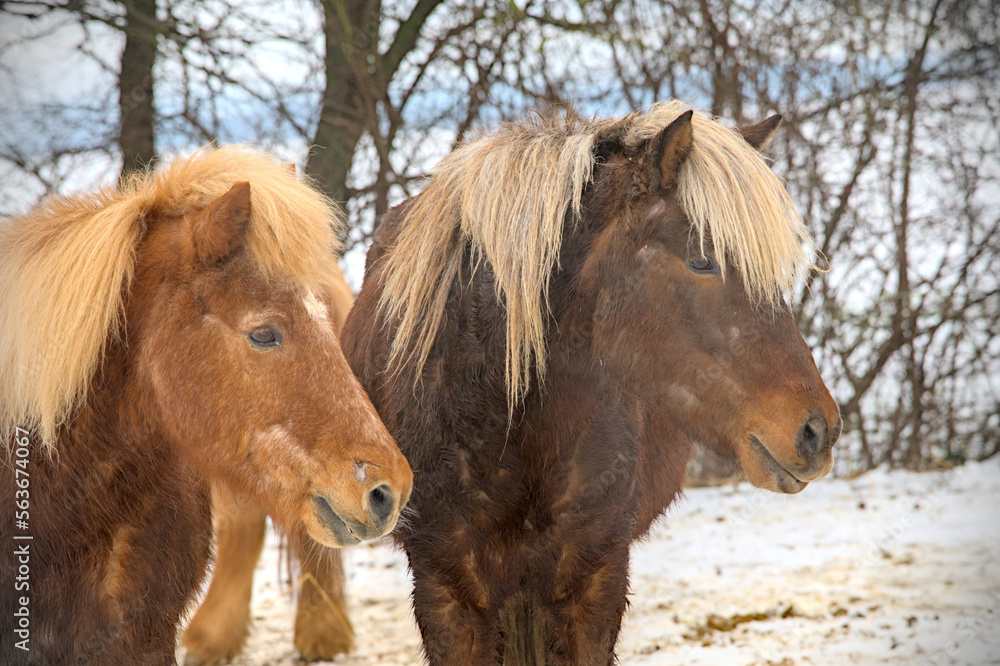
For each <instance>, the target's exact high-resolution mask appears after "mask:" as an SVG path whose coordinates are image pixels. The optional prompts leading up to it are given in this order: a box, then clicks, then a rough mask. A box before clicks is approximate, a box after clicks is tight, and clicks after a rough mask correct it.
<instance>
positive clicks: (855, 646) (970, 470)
mask: <svg viewBox="0 0 1000 666" xmlns="http://www.w3.org/2000/svg"><path fill="white" fill-rule="evenodd" d="M998 514H1000V459H994V460H990V461H987V462H985V463H970V464H967V465H965V466H963V467H959V468H957V469H953V470H948V471H942V472H925V473H911V472H905V471H883V470H878V471H875V472H871V473H869V474H865V475H863V476H861V477H858V478H856V479H853V480H847V479H823V480H820V481H817V482H815V483H813V484H811V485H810V486H809V487H808V488H806V490H805V491H803V492H802V493H801V494H799V495H795V496H782V495H774V494H771V493H768V492H766V491H759V490H756V489H754V488H752V487H751V486H749V485H748V484H746V483H741V484H739V485H735V486H724V487H719V488H698V489H691V490H688V491H687V493H686V498H685V499H684V500H682V501H681V502H680V503H679V504H678V505H676V506H675V507H674V508H673V509H672V510H671V512H670V513H669V515H668V516H667V517H665V518H662V519H661V520H660V521H659V523H657V525H656V526H655V527H654V529H653V531H652V533H651V534H650V535H649V537H648V538H647V539H645V540H644V541H643V542H641V543H638V544H636V545H635V546H634V547H633V549H632V594H631V604H632V606H631V609H630V611H629V613H628V615H627V616H626V618H625V621H624V625H623V629H622V634H621V638H620V640H619V643H618V654H619V657H620V662H621V663H622V664H627V665H631V664H643V665H645V664H686V665H700V664H724V665H727V666H728V665H730V664H733V665H740V666H750V665H758V666H779V665H780V666H797V665H804V664H853V665H865V664H932V665H938V664H962V665H968V666H984V665H986V664H1000V520H998ZM277 561H278V551H277V548H276V541H275V540H273V539H272V540H271V541H269V544H268V546H267V549H266V550H265V555H264V557H262V558H261V562H260V564H259V565H258V570H257V577H256V581H255V591H254V600H253V616H254V621H255V626H254V630H253V634H252V636H251V639H250V642H249V644H248V647H247V651H246V655H245V656H244V657H243V658H241V659H240V660H239V663H241V664H274V665H278V664H293V663H295V654H294V649H293V648H292V620H293V613H292V610H293V607H292V605H291V603H292V602H291V597H290V595H289V594H288V593H287V590H286V589H285V586H284V585H283V583H281V582H280V581H279V578H278V574H277V571H278V567H277ZM347 576H348V593H349V595H350V604H351V619H352V622H353V623H354V628H355V631H356V633H357V643H358V645H357V648H356V652H355V653H354V654H352V655H350V656H349V657H341V658H338V659H337V660H336V662H335V663H337V664H400V665H403V664H405V665H409V664H419V663H421V658H420V640H419V636H418V633H417V630H416V627H415V625H414V622H413V615H412V612H411V610H410V605H409V599H408V594H409V590H410V586H411V582H410V579H409V575H408V573H407V570H406V559H405V557H404V556H403V554H402V553H401V552H399V551H396V550H394V549H393V548H392V547H391V546H389V545H387V544H377V545H369V546H362V547H359V548H355V549H353V550H351V551H348V557H347Z"/></svg>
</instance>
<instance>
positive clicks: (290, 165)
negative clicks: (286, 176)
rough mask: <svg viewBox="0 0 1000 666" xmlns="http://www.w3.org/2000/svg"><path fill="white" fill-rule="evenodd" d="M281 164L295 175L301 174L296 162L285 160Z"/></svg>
mask: <svg viewBox="0 0 1000 666" xmlns="http://www.w3.org/2000/svg"><path fill="white" fill-rule="evenodd" d="M281 166H283V167H285V170H286V171H288V172H289V173H291V174H292V175H293V176H297V175H299V172H298V170H297V169H296V168H295V162H285V163H284V164H282V165H281Z"/></svg>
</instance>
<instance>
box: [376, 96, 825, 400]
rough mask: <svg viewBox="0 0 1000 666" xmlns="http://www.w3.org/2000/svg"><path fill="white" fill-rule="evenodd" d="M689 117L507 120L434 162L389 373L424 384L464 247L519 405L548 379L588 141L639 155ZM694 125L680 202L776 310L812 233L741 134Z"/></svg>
mask: <svg viewBox="0 0 1000 666" xmlns="http://www.w3.org/2000/svg"><path fill="white" fill-rule="evenodd" d="M686 110H687V106H686V105H684V104H683V103H682V102H678V101H672V102H668V103H664V104H660V105H657V106H654V107H653V108H652V109H650V110H649V111H648V112H646V113H642V114H639V113H636V114H632V115H629V116H626V117H625V118H621V119H615V120H596V121H585V120H582V119H580V118H578V117H576V116H575V115H573V114H566V115H552V116H549V117H545V118H535V119H530V120H525V121H521V122H515V123H510V124H507V125H504V126H502V127H500V128H499V129H497V130H496V131H495V132H493V133H492V134H489V135H486V136H483V137H481V138H478V139H476V140H473V141H471V142H469V143H466V144H464V145H462V146H461V147H459V148H458V149H456V150H455V151H454V152H453V153H451V154H450V155H449V156H448V157H446V158H445V159H444V160H442V161H441V163H440V164H439V165H438V167H437V169H436V171H435V173H434V175H433V177H432V178H431V179H430V181H429V182H428V184H427V186H426V187H425V188H424V190H423V192H422V193H421V195H420V196H419V197H418V198H417V199H416V200H415V202H414V204H413V206H412V207H411V208H410V210H409V211H408V213H407V216H406V221H405V223H404V226H403V228H402V230H401V231H400V234H399V238H398V241H397V243H396V246H395V248H394V250H393V252H392V254H391V255H390V257H389V260H388V263H387V264H386V269H385V270H386V272H385V288H384V290H383V292H382V294H383V295H382V303H381V306H382V308H383V310H384V311H385V313H386V315H387V316H389V317H398V318H399V326H398V329H397V332H396V337H395V338H394V340H393V346H392V359H391V362H392V363H393V364H395V367H397V368H399V367H401V366H402V364H404V363H409V362H413V363H415V364H416V367H417V372H416V377H418V378H419V376H420V368H421V367H423V364H424V362H425V361H426V359H427V355H428V353H429V352H430V348H431V345H432V344H433V342H434V339H435V338H436V336H437V332H438V328H439V326H440V324H441V320H442V317H443V315H444V307H445V301H446V299H447V296H448V290H449V288H450V286H451V283H452V281H453V279H454V277H455V275H456V274H457V273H458V270H459V267H460V264H461V260H462V259H461V258H462V255H463V246H464V243H465V242H469V243H470V244H471V247H472V250H473V255H474V256H475V257H476V260H477V261H478V260H481V259H484V258H485V260H486V261H488V262H489V263H490V265H491V267H492V269H493V273H494V274H495V276H496V282H497V291H498V294H497V295H498V298H500V299H501V301H502V302H503V303H504V304H505V305H506V309H507V363H506V376H507V388H508V396H509V399H510V402H511V403H512V404H513V403H514V402H515V401H516V400H517V399H518V398H519V396H521V395H523V393H524V391H525V390H526V389H527V386H528V380H529V377H530V373H531V369H532V367H535V368H536V369H537V372H538V373H539V375H542V374H543V373H544V371H545V342H544V311H545V308H546V304H547V292H548V280H549V276H550V274H551V273H552V269H553V267H554V264H555V262H556V259H557V257H558V253H559V248H560V245H561V242H562V232H563V224H564V221H565V219H566V214H567V212H568V211H571V213H572V217H573V218H577V217H578V216H579V215H580V201H581V197H582V195H583V191H584V188H585V187H586V186H587V184H588V183H589V182H590V179H591V177H592V174H593V170H594V160H595V157H594V153H593V148H594V145H595V141H596V140H597V139H598V137H600V136H608V135H611V134H613V135H616V136H619V137H621V138H622V139H623V143H624V145H625V147H626V148H632V147H636V146H638V145H640V144H641V143H642V142H644V141H646V140H648V139H651V138H652V137H654V136H656V135H657V134H658V133H659V132H660V131H661V130H662V129H664V128H665V127H666V126H667V125H669V124H670V123H671V122H672V121H673V120H675V119H676V118H677V117H678V116H680V115H681V114H682V113H684V112H685V111H686ZM693 125H694V126H693V130H694V145H693V148H692V151H691V154H690V156H689V157H688V159H687V161H686V163H685V164H684V166H683V167H682V169H681V172H680V176H679V182H678V192H677V196H678V201H679V203H680V205H681V206H682V207H683V209H684V211H685V213H686V214H687V216H688V217H689V218H690V220H691V222H692V226H693V228H694V229H695V230H696V231H697V234H698V236H699V238H700V240H701V241H702V242H704V239H705V237H706V234H709V235H710V236H711V239H712V242H713V244H714V246H715V248H716V252H717V255H718V256H719V257H725V259H726V262H727V263H729V264H731V266H732V267H734V268H735V269H736V270H737V271H738V272H739V274H740V275H741V277H742V278H743V280H744V282H745V283H746V285H747V288H748V289H749V290H750V291H751V293H752V294H753V295H754V296H755V297H757V298H759V299H766V300H772V301H773V300H777V299H779V298H781V297H782V295H783V294H785V293H787V292H788V290H789V289H790V288H791V287H792V285H793V284H794V282H795V281H796V279H797V278H798V277H799V276H800V274H801V272H802V271H803V270H804V269H805V268H806V267H808V266H810V265H811V256H812V241H811V240H810V238H809V234H808V232H807V230H806V228H805V226H804V225H803V224H802V221H801V219H800V218H799V216H798V214H797V213H796V211H795V208H794V206H793V204H792V201H791V199H790V198H789V196H788V193H787V192H786V191H785V188H784V186H783V185H782V184H781V181H780V180H779V179H778V178H777V177H776V176H775V175H774V174H773V173H772V172H771V170H770V168H769V167H768V165H767V163H766V162H765V161H764V159H763V157H762V156H761V155H760V153H758V152H757V151H756V150H755V149H754V148H752V147H751V146H750V145H749V144H748V143H747V142H746V141H744V140H743V138H742V137H741V136H740V134H739V133H738V132H736V131H734V130H732V129H729V128H727V127H725V126H723V125H721V124H719V123H717V122H716V121H714V120H712V119H711V118H707V117H705V116H701V115H698V114H695V115H694V118H693ZM724 274H725V265H724V266H723V275H724ZM410 345H412V348H411V351H410V352H409V353H408V352H407V351H406V350H407V349H408V348H410Z"/></svg>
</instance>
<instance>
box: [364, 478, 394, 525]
mask: <svg viewBox="0 0 1000 666" xmlns="http://www.w3.org/2000/svg"><path fill="white" fill-rule="evenodd" d="M395 506H396V498H395V497H394V496H393V494H392V489H391V488H389V486H387V485H385V484H382V485H381V486H378V487H377V488H375V489H374V490H372V491H371V492H370V493H368V510H369V513H370V515H371V518H372V521H373V522H374V523H375V525H377V526H378V528H379V529H382V527H383V526H384V525H385V524H386V522H388V520H389V516H391V515H392V510H393V509H394V508H395Z"/></svg>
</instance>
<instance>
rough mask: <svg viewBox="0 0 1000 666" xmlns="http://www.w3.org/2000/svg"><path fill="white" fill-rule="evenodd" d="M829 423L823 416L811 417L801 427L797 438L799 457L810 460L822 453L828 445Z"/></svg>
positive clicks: (796, 444) (796, 446)
mask: <svg viewBox="0 0 1000 666" xmlns="http://www.w3.org/2000/svg"><path fill="white" fill-rule="evenodd" d="M827 429H828V426H827V422H826V419H825V418H823V417H822V416H810V417H809V418H807V419H806V420H805V423H803V424H802V425H801V426H800V427H799V432H798V434H797V436H796V437H795V448H796V449H797V450H798V452H799V455H800V456H802V457H803V458H805V459H806V460H809V459H810V458H812V457H814V456H816V455H817V454H819V453H822V452H823V450H824V449H825V448H826V445H827V436H826V435H827Z"/></svg>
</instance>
